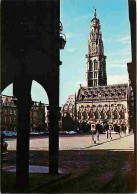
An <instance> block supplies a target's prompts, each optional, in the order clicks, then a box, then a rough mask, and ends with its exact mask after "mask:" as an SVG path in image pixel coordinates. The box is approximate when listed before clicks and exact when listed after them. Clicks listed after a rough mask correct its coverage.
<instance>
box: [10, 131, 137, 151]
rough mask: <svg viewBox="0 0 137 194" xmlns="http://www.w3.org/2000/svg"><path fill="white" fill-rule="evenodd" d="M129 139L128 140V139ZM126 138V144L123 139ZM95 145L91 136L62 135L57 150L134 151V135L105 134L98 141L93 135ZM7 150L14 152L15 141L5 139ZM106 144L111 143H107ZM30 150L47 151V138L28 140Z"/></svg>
mask: <svg viewBox="0 0 137 194" xmlns="http://www.w3.org/2000/svg"><path fill="white" fill-rule="evenodd" d="M128 137H129V138H128ZM125 138H126V139H127V138H128V143H127V142H126V140H124V139H125ZM118 139H121V143H120V144H118V146H117V143H116V140H118ZM94 140H96V143H94V142H92V135H69V136H68V135H64V136H60V137H59V150H78V149H79V150H80V149H110V148H111V149H120V148H122V149H125V150H126V149H128V150H130V149H132V150H133V149H134V135H133V134H131V135H125V134H122V135H121V137H120V136H119V134H112V139H111V138H110V137H109V138H108V139H107V135H106V134H101V135H100V137H99V141H97V138H96V135H94ZM7 142H8V150H16V139H7ZM108 142H112V143H109V144H108ZM114 145H115V146H114ZM30 150H45V151H48V150H49V137H48V136H46V137H44V136H41V137H37V138H31V139H30Z"/></svg>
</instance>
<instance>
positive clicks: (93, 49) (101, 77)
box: [86, 9, 107, 87]
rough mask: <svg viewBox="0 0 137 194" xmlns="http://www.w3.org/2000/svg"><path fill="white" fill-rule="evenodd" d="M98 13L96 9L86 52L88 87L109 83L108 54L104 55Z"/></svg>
mask: <svg viewBox="0 0 137 194" xmlns="http://www.w3.org/2000/svg"><path fill="white" fill-rule="evenodd" d="M96 15H97V14H96V9H95V13H94V18H93V19H92V20H91V25H90V34H89V40H88V54H86V59H87V62H86V64H87V72H86V79H87V87H93V86H104V85H107V75H106V56H105V55H104V47H103V41H102V34H101V31H100V28H101V26H100V21H99V19H98V18H97V17H96Z"/></svg>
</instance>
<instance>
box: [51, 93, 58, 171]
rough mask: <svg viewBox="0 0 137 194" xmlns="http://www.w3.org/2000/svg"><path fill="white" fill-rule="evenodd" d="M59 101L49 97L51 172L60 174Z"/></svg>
mask: <svg viewBox="0 0 137 194" xmlns="http://www.w3.org/2000/svg"><path fill="white" fill-rule="evenodd" d="M58 121H59V102H58V98H56V97H54V96H52V97H49V127H50V130H49V173H50V174H58V161H59V127H58Z"/></svg>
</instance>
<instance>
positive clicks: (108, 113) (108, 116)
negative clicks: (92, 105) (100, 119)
mask: <svg viewBox="0 0 137 194" xmlns="http://www.w3.org/2000/svg"><path fill="white" fill-rule="evenodd" d="M106 115H107V119H111V112H110V111H107V114H106Z"/></svg>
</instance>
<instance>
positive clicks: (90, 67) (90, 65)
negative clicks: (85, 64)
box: [89, 61, 93, 71]
mask: <svg viewBox="0 0 137 194" xmlns="http://www.w3.org/2000/svg"><path fill="white" fill-rule="evenodd" d="M92 65H93V64H92V61H90V62H89V71H93V67H92Z"/></svg>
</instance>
